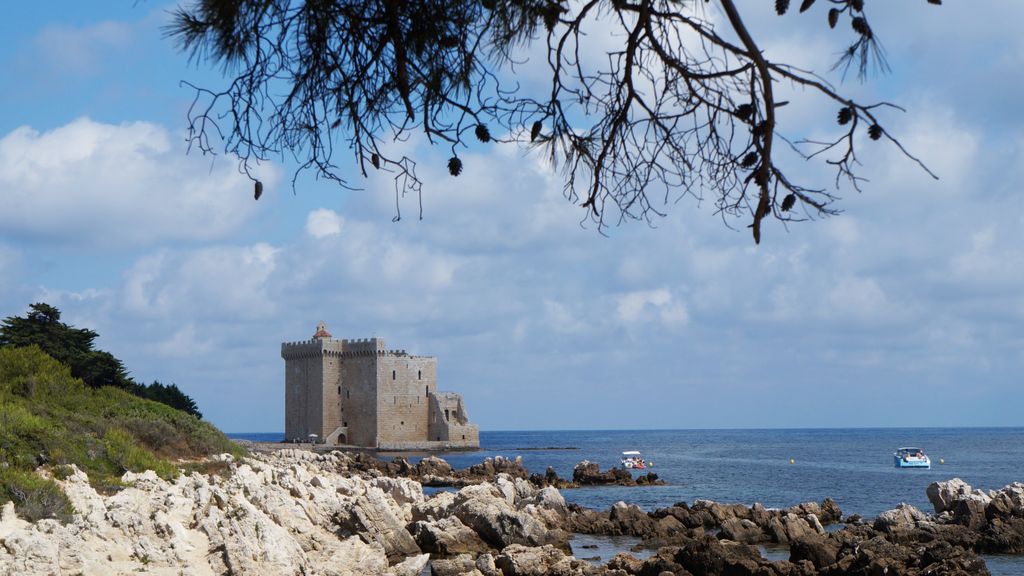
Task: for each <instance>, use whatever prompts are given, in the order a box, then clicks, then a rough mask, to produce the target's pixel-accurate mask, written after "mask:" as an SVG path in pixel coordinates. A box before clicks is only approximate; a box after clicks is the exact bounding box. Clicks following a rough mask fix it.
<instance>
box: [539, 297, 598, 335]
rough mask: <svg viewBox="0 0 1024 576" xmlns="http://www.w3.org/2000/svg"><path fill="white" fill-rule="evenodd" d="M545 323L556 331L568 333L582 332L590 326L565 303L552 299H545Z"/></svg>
mask: <svg viewBox="0 0 1024 576" xmlns="http://www.w3.org/2000/svg"><path fill="white" fill-rule="evenodd" d="M544 323H545V325H546V326H549V327H550V328H552V329H553V330H555V331H556V332H562V333H566V334H574V333H580V332H583V331H584V330H587V328H588V326H587V324H586V323H585V322H582V321H581V320H580V319H579V318H577V317H576V316H575V315H574V314H573V313H572V312H570V311H569V309H568V308H566V306H565V305H564V304H562V303H561V302H554V301H552V300H545V301H544Z"/></svg>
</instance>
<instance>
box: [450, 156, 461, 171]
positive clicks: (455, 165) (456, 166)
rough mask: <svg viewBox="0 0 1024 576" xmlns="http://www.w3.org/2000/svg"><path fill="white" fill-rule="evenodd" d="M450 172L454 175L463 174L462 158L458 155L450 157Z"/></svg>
mask: <svg viewBox="0 0 1024 576" xmlns="http://www.w3.org/2000/svg"><path fill="white" fill-rule="evenodd" d="M448 173H449V174H451V175H452V176H458V175H459V174H462V160H459V158H458V157H457V156H452V157H451V158H449V159H448Z"/></svg>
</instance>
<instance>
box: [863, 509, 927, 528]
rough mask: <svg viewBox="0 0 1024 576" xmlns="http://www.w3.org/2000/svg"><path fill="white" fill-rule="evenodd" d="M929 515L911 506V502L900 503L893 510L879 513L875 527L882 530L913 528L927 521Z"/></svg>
mask: <svg viewBox="0 0 1024 576" xmlns="http://www.w3.org/2000/svg"><path fill="white" fill-rule="evenodd" d="M927 521H928V517H927V516H926V515H925V514H924V513H923V512H921V511H920V510H918V509H917V508H915V507H913V506H911V505H910V504H900V505H899V506H897V507H896V508H894V509H892V510H887V511H885V512H882V513H881V514H879V515H878V518H875V522H874V525H873V526H874V528H875V530H879V531H881V532H890V533H891V532H898V531H906V530H912V529H914V528H916V527H917V526H918V524H920V523H922V522H927Z"/></svg>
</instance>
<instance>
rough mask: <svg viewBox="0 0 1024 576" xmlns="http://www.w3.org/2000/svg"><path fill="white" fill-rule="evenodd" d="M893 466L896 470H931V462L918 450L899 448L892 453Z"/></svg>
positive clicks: (922, 451)
mask: <svg viewBox="0 0 1024 576" xmlns="http://www.w3.org/2000/svg"><path fill="white" fill-rule="evenodd" d="M892 459H893V464H894V465H895V466H896V467H897V468H931V467H932V461H931V458H928V455H927V454H925V453H924V450H921V449H920V448H911V447H907V448H900V449H898V450H896V452H893V455H892Z"/></svg>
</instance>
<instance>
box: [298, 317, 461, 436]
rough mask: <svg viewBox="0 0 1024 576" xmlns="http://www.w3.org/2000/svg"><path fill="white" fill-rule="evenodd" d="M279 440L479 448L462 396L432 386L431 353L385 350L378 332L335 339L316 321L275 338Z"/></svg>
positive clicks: (434, 378)
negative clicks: (307, 332) (286, 337)
mask: <svg viewBox="0 0 1024 576" xmlns="http://www.w3.org/2000/svg"><path fill="white" fill-rule="evenodd" d="M281 357H282V358H284V365H285V368H284V369H285V377H284V387H285V393H284V406H285V424H284V428H285V440H287V441H294V440H300V441H306V440H308V439H309V438H311V435H313V434H315V435H316V436H315V438H316V441H317V442H325V443H327V444H338V445H341V444H344V445H352V446H363V447H368V448H377V449H380V450H422V449H427V450H430V449H447V448H479V447H480V431H479V429H478V428H477V426H476V425H475V424H471V423H470V422H469V416H468V415H467V414H466V407H465V405H464V404H463V402H462V397H461V396H460V395H458V394H456V393H454V392H438V391H437V358H435V357H433V356H412V355H409V354H406V352H405V350H388V349H387V348H386V347H385V346H384V340H383V339H381V338H364V339H359V340H338V339H335V338H333V337H332V336H331V334H330V333H329V332H328V331H327V327H326V326H325V325H324V323H323V322H320V323H319V324H318V325H317V328H316V333H315V334H313V338H311V339H310V340H304V341H301V342H284V343H282V344H281Z"/></svg>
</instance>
